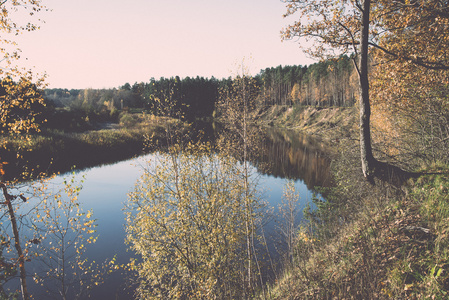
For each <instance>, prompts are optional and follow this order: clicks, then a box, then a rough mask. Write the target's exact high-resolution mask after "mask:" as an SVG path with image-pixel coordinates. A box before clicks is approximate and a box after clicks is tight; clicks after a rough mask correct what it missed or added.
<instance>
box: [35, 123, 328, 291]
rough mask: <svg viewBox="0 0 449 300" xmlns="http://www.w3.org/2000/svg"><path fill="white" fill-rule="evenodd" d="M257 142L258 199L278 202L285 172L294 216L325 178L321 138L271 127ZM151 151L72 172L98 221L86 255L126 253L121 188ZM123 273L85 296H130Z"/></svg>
mask: <svg viewBox="0 0 449 300" xmlns="http://www.w3.org/2000/svg"><path fill="white" fill-rule="evenodd" d="M261 143H262V144H263V145H264V149H266V151H264V153H263V154H261V155H260V157H258V158H256V159H254V161H253V170H254V173H255V174H258V177H259V186H260V188H261V192H262V193H263V195H264V200H265V201H266V202H267V203H268V206H269V207H273V208H276V207H278V206H279V205H280V204H281V199H282V193H283V188H284V185H285V183H286V179H285V178H286V177H288V178H291V179H293V180H294V181H295V186H296V189H297V192H298V193H299V207H298V212H299V213H298V220H300V218H301V214H302V210H303V208H304V206H305V205H306V204H307V203H309V202H310V201H311V199H312V195H313V192H312V189H313V187H314V186H326V185H328V184H329V175H328V174H329V161H328V160H327V159H326V157H325V155H324V154H323V153H324V150H323V149H322V146H321V144H320V143H319V142H317V141H312V140H310V139H308V138H307V137H304V136H302V135H298V134H295V133H292V132H289V133H288V132H282V133H280V132H275V131H273V132H268V134H267V137H266V138H264V139H263V140H261ZM152 155H153V154H147V155H145V156H141V157H138V158H135V159H131V160H126V161H121V162H117V163H114V164H111V165H104V166H98V167H93V168H91V169H88V170H84V171H80V172H78V173H77V174H76V178H78V179H80V178H82V177H84V178H85V181H84V183H83V188H82V190H81V192H80V195H79V199H80V201H81V203H82V206H83V210H84V211H87V210H90V209H92V210H93V212H94V218H95V219H96V220H97V225H98V227H97V228H96V229H97V232H96V235H98V240H97V242H96V243H95V244H94V245H92V246H91V245H90V247H88V248H87V251H86V256H87V257H88V258H89V260H90V261H93V260H94V261H96V262H103V261H106V260H110V259H112V258H113V257H114V256H116V258H117V262H118V263H119V264H121V263H127V262H128V261H129V259H130V257H132V253H131V252H128V251H127V245H126V244H125V243H124V239H125V230H124V224H125V219H124V212H123V208H124V205H125V203H126V201H127V193H128V192H130V191H132V189H133V186H134V184H135V182H136V180H137V179H138V178H139V177H140V176H141V175H142V173H143V170H142V166H144V165H145V162H146V161H147V160H148V159H149V158H151V156H152ZM256 166H257V167H256ZM261 166H263V167H261ZM68 176H69V175H61V176H59V177H57V178H56V179H55V180H54V182H55V183H59V182H62V181H63V178H64V177H68ZM269 226H270V228H271V229H270V230H271V232H273V230H274V228H275V227H276V225H275V222H274V221H272V222H271V223H270V225H269ZM274 232H275V231H274ZM124 277H125V276H124V275H123V274H120V273H113V274H112V275H109V276H108V277H106V280H105V283H104V284H102V285H100V286H98V287H95V288H94V289H93V290H92V293H91V299H132V296H131V295H129V294H128V293H130V289H129V288H126V287H127V281H126V278H124ZM33 290H34V292H35V293H36V295H38V294H40V293H39V289H38V288H37V287H35V286H34V287H32V291H33ZM125 290H127V291H125ZM131 291H132V289H131ZM37 298H38V299H43V298H42V296H39V297H37Z"/></svg>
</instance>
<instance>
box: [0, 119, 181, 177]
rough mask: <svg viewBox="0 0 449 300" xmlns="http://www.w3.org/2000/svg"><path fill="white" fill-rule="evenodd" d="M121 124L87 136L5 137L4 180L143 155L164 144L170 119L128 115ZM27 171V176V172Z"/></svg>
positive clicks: (1, 152)
mask: <svg viewBox="0 0 449 300" xmlns="http://www.w3.org/2000/svg"><path fill="white" fill-rule="evenodd" d="M123 119H124V122H121V123H120V124H109V123H108V124H103V126H102V127H103V129H97V130H89V131H85V132H80V133H76V132H64V131H57V130H44V131H42V132H40V133H35V134H32V135H31V136H29V138H28V139H11V138H8V137H3V145H4V147H3V148H2V149H1V150H0V157H1V159H2V161H3V162H7V164H5V165H4V170H5V173H6V174H5V177H6V178H5V179H11V178H17V176H19V175H21V174H22V173H24V176H33V174H37V173H41V172H45V173H58V172H66V171H69V170H71V169H72V168H73V167H74V166H75V167H76V168H78V169H82V168H86V167H91V166H94V165H98V164H105V163H111V162H115V161H117V160H122V159H126V158H130V157H133V156H135V155H138V154H142V153H144V150H145V149H147V148H148V147H151V145H149V144H148V141H149V140H150V137H151V140H152V142H154V143H156V142H158V141H159V142H163V140H164V138H165V129H164V128H165V127H166V125H167V124H168V122H174V121H173V120H172V121H169V120H167V119H162V118H156V117H154V116H150V115H143V114H132V115H131V114H129V115H127V116H126V117H125V118H123ZM24 171H25V172H24Z"/></svg>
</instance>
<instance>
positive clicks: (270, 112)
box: [257, 106, 357, 140]
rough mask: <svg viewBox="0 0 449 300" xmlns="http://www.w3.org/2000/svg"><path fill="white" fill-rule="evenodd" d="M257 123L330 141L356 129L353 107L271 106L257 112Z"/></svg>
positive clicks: (355, 112) (347, 134) (355, 116)
mask: <svg viewBox="0 0 449 300" xmlns="http://www.w3.org/2000/svg"><path fill="white" fill-rule="evenodd" d="M257 122H258V123H259V124H261V125H265V126H274V127H280V128H289V129H294V130H298V131H301V132H304V133H306V134H309V135H315V136H319V137H321V138H322V139H325V140H332V139H336V138H338V137H348V136H349V134H350V132H351V131H353V130H356V129H357V110H356V109H355V108H354V107H329V108H321V107H302V106H295V107H289V106H273V107H270V108H267V109H265V110H261V111H259V112H258V115H257Z"/></svg>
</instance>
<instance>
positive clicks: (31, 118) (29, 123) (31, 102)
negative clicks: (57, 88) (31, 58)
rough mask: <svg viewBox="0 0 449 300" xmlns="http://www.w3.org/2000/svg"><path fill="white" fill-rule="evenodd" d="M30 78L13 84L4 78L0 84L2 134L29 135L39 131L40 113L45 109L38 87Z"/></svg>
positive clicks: (23, 78)
mask: <svg viewBox="0 0 449 300" xmlns="http://www.w3.org/2000/svg"><path fill="white" fill-rule="evenodd" d="M39 84H40V82H38V83H37V85H36V84H34V83H32V76H31V74H29V76H27V77H22V78H21V79H20V81H19V82H17V83H16V82H14V81H13V80H12V78H11V77H6V78H4V79H3V80H2V81H1V82H0V122H1V124H0V131H1V132H2V133H11V134H18V133H29V132H32V131H38V130H39V125H40V124H39V123H42V122H43V120H39V117H40V115H41V112H42V111H43V108H44V107H45V103H44V99H43V97H42V95H41V93H40V90H39V87H38V85H39Z"/></svg>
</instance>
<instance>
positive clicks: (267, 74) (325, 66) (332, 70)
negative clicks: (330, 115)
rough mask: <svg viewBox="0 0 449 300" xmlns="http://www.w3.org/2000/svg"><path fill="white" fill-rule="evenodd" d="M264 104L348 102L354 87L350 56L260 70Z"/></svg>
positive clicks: (354, 80)
mask: <svg viewBox="0 0 449 300" xmlns="http://www.w3.org/2000/svg"><path fill="white" fill-rule="evenodd" d="M257 78H258V81H259V82H260V83H261V99H262V101H263V103H264V104H265V105H268V106H269V105H276V104H277V105H292V104H296V103H299V104H302V105H312V106H352V105H353V104H354V103H355V95H356V91H357V89H358V86H357V78H356V77H355V74H354V69H353V64H352V60H351V58H349V57H348V56H341V57H339V58H338V59H332V60H326V61H322V62H318V63H315V64H312V65H309V66H285V67H282V66H278V67H276V68H267V69H265V70H262V71H261V72H260V74H259V75H258V76H257Z"/></svg>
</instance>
